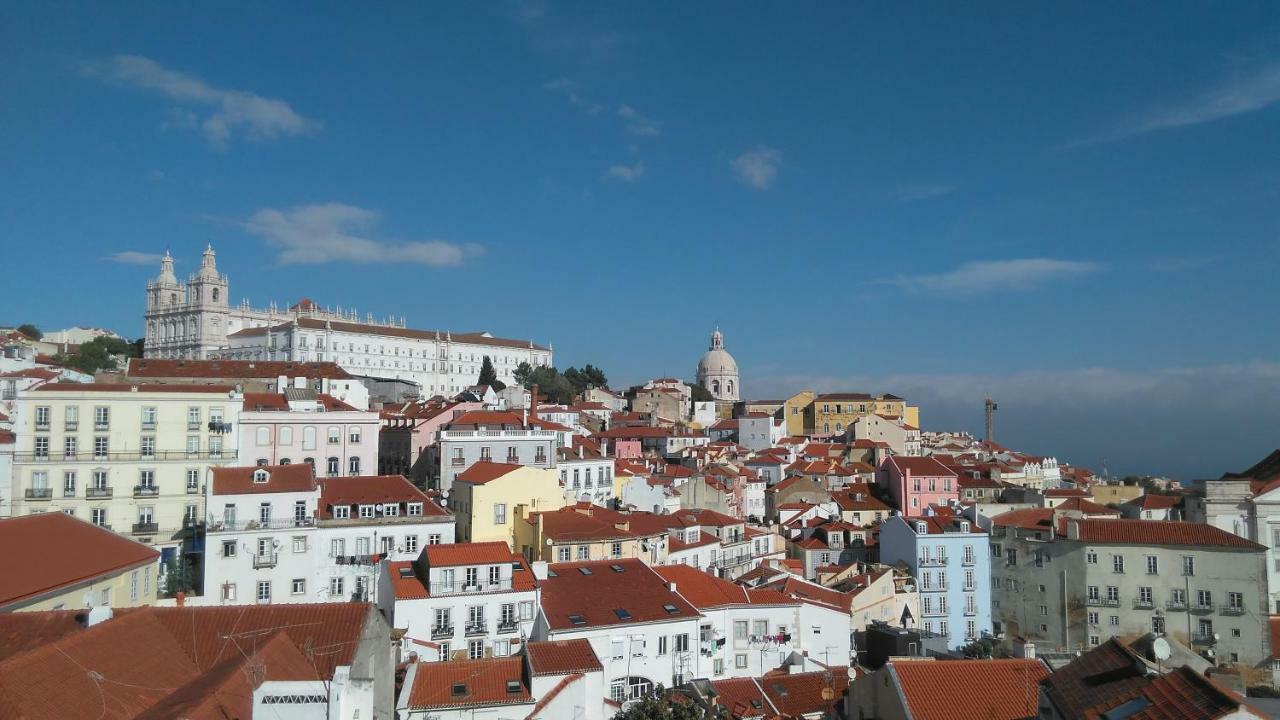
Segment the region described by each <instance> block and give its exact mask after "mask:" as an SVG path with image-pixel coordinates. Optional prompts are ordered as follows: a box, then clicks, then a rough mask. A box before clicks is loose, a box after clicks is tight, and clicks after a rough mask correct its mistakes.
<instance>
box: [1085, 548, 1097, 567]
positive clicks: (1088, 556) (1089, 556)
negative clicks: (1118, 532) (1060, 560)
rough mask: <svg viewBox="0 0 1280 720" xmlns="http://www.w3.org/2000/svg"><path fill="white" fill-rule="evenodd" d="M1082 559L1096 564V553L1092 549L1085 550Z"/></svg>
mask: <svg viewBox="0 0 1280 720" xmlns="http://www.w3.org/2000/svg"><path fill="white" fill-rule="evenodd" d="M1084 561H1085V562H1087V563H1089V564H1090V565H1097V564H1098V553H1097V552H1095V551H1093V550H1089V551H1086V552H1085V554H1084Z"/></svg>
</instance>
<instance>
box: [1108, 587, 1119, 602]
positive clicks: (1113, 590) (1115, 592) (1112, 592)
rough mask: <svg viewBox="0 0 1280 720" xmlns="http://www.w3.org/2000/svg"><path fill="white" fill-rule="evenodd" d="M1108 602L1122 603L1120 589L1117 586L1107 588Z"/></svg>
mask: <svg viewBox="0 0 1280 720" xmlns="http://www.w3.org/2000/svg"><path fill="white" fill-rule="evenodd" d="M1107 601H1108V602H1120V588H1119V587H1117V586H1115V585H1108V586H1107Z"/></svg>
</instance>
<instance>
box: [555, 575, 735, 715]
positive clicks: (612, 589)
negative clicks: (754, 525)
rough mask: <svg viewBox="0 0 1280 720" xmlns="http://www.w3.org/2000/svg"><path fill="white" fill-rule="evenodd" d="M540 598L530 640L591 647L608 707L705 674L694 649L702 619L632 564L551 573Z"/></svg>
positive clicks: (661, 581)
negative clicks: (583, 643) (572, 642)
mask: <svg viewBox="0 0 1280 720" xmlns="http://www.w3.org/2000/svg"><path fill="white" fill-rule="evenodd" d="M541 593H542V598H541V599H542V604H541V607H540V611H539V613H538V619H537V622H536V623H535V624H534V630H533V639H535V640H576V639H583V640H587V641H588V642H590V643H591V647H592V649H593V650H594V651H595V654H596V656H597V657H598V658H599V659H600V662H601V663H602V664H603V665H604V680H605V682H606V683H608V688H609V697H610V699H612V700H613V701H614V702H625V701H627V700H631V699H636V698H640V697H644V696H645V695H647V694H649V693H650V692H651V691H652V690H653V689H654V687H655V686H657V685H659V684H661V685H662V686H664V687H675V686H677V685H680V684H682V683H684V682H685V681H687V680H690V679H692V678H695V677H704V676H705V675H706V673H707V672H708V671H709V670H710V669H711V668H710V663H709V662H708V663H706V665H707V667H703V663H702V661H701V657H702V655H701V653H700V652H699V648H698V637H699V636H698V633H699V628H700V624H701V622H702V620H703V615H702V613H700V612H698V609H697V608H695V607H694V606H693V605H691V604H690V603H689V601H688V600H686V599H685V598H684V597H682V596H681V595H680V593H678V592H676V589H675V588H673V587H672V586H671V585H670V584H669V583H668V582H667V581H666V580H664V579H663V578H662V576H660V575H658V574H657V572H655V571H654V570H653V569H651V568H649V567H648V566H647V565H645V564H644V562H643V561H641V560H639V559H635V558H629V559H619V560H603V561H595V562H580V563H561V564H556V565H551V566H549V567H548V568H547V579H546V580H544V581H542V583H541Z"/></svg>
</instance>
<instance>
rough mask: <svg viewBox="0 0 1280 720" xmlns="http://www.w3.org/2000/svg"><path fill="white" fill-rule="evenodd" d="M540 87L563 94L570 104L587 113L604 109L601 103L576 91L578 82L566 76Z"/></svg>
mask: <svg viewBox="0 0 1280 720" xmlns="http://www.w3.org/2000/svg"><path fill="white" fill-rule="evenodd" d="M542 88H543V89H544V90H550V91H551V92H554V93H559V94H560V95H563V96H564V97H565V99H566V100H568V101H569V104H570V105H572V106H574V107H576V108H578V109H580V110H582V111H583V112H585V113H586V114H588V115H599V114H600V111H601V110H604V106H603V105H601V104H600V103H598V102H596V101H594V100H591V99H590V98H587V97H585V96H583V95H582V94H581V93H580V92H578V84H577V83H576V82H574V81H572V80H570V79H568V78H556V79H555V80H552V81H550V82H548V83H547V84H545V85H543V86H542Z"/></svg>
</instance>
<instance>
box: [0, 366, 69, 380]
mask: <svg viewBox="0 0 1280 720" xmlns="http://www.w3.org/2000/svg"><path fill="white" fill-rule="evenodd" d="M61 374H62V373H60V372H58V371H57V370H46V369H45V368H37V367H32V368H22V369H21V370H10V371H9V372H2V373H0V378H32V379H35V380H52V379H54V378H56V377H58V376H59V375H61Z"/></svg>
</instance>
